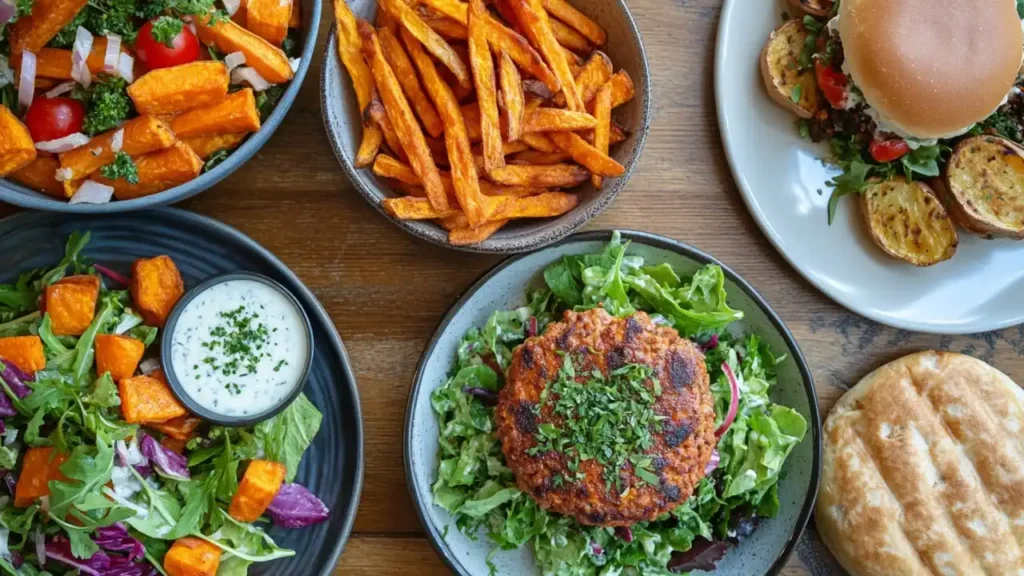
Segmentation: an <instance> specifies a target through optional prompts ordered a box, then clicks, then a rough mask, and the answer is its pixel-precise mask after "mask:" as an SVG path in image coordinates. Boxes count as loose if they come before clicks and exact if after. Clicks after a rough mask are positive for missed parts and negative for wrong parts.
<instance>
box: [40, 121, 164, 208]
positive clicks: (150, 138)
mask: <svg viewBox="0 0 1024 576" xmlns="http://www.w3.org/2000/svg"><path fill="white" fill-rule="evenodd" d="M118 130H124V138H123V141H122V144H121V151H122V152H124V153H125V154H128V155H129V156H131V157H133V158H134V157H136V156H141V155H143V154H148V153H150V152H156V151H157V150H163V149H164V148H167V147H169V146H170V145H171V144H174V142H175V141H176V138H175V136H174V132H172V131H171V127H170V126H168V125H167V124H165V123H163V122H161V121H160V120H157V119H156V117H154V116H139V117H138V118H133V119H131V120H129V121H128V122H126V123H125V124H124V125H123V126H122V127H121V128H118V129H114V130H111V131H109V132H104V133H103V134H100V135H99V136H96V137H95V138H93V139H92V140H90V141H89V143H88V144H86V145H85V146H82V147H80V148H75V149H74V150H69V151H68V152H64V153H63V154H61V155H60V166H61V168H62V169H64V170H70V178H68V179H67V180H66V181H65V182H64V191H65V194H66V195H67V196H68V197H69V198H70V197H71V195H72V194H73V193H74V189H75V188H74V187H73V186H72V185H71V183H72V182H73V181H76V180H81V179H83V178H88V177H89V175H91V174H92V173H93V172H96V171H97V170H99V169H100V168H102V167H103V166H105V165H107V164H110V163H111V162H113V161H114V156H115V153H114V151H113V150H111V148H110V144H111V141H112V140H113V138H114V134H116V133H117V132H118ZM96 150H99V154H95V153H94V152H96Z"/></svg>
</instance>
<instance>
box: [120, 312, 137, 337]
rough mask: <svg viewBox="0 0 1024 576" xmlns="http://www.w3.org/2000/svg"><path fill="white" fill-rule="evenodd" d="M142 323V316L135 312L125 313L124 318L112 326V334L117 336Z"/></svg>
mask: <svg viewBox="0 0 1024 576" xmlns="http://www.w3.org/2000/svg"><path fill="white" fill-rule="evenodd" d="M141 324H142V317H140V316H137V315H135V314H126V315H125V316H124V318H122V319H121V321H120V322H119V323H118V324H117V326H115V327H114V334H117V335H118V336H120V335H122V334H124V333H125V332H127V331H129V330H131V329H132V328H135V327H136V326H139V325H141Z"/></svg>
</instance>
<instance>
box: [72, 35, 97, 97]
mask: <svg viewBox="0 0 1024 576" xmlns="http://www.w3.org/2000/svg"><path fill="white" fill-rule="evenodd" d="M92 40H93V38H92V34H91V33H89V31H88V30H86V29H85V28H82V27H81V26H79V27H78V30H77V31H76V32H75V45H74V47H73V48H72V49H71V77H72V78H74V79H75V81H76V82H78V83H79V84H81V85H82V86H84V87H86V88H88V87H89V85H90V84H92V74H91V73H90V72H89V62H88V61H89V53H90V52H92Z"/></svg>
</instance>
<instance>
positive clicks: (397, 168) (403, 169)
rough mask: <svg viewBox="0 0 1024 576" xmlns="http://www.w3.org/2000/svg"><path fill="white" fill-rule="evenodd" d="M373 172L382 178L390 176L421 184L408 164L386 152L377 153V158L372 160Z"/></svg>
mask: <svg viewBox="0 0 1024 576" xmlns="http://www.w3.org/2000/svg"><path fill="white" fill-rule="evenodd" d="M373 173H374V174H376V175H377V176H380V177H382V178H392V179H394V180H400V181H402V182H405V183H406V184H412V185H414V186H419V185H420V184H422V181H421V180H420V177H419V176H417V175H416V172H414V171H413V169H412V168H410V167H409V165H408V164H405V163H404V162H402V161H401V160H399V159H398V158H395V157H394V156H388V155H387V154H378V155H377V158H376V159H375V160H374V161H373Z"/></svg>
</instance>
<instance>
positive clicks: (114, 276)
mask: <svg viewBox="0 0 1024 576" xmlns="http://www.w3.org/2000/svg"><path fill="white" fill-rule="evenodd" d="M92 267H93V268H95V269H96V271H97V272H99V273H100V274H103V275H104V276H106V277H107V278H110V279H111V280H113V281H114V282H117V283H118V284H121V285H122V286H130V285H131V280H129V279H128V278H127V277H126V276H124V275H123V274H119V273H117V272H114V271H113V270H111V269H110V268H107V267H106V266H104V265H102V264H93V265H92ZM123 466H127V464H123Z"/></svg>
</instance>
